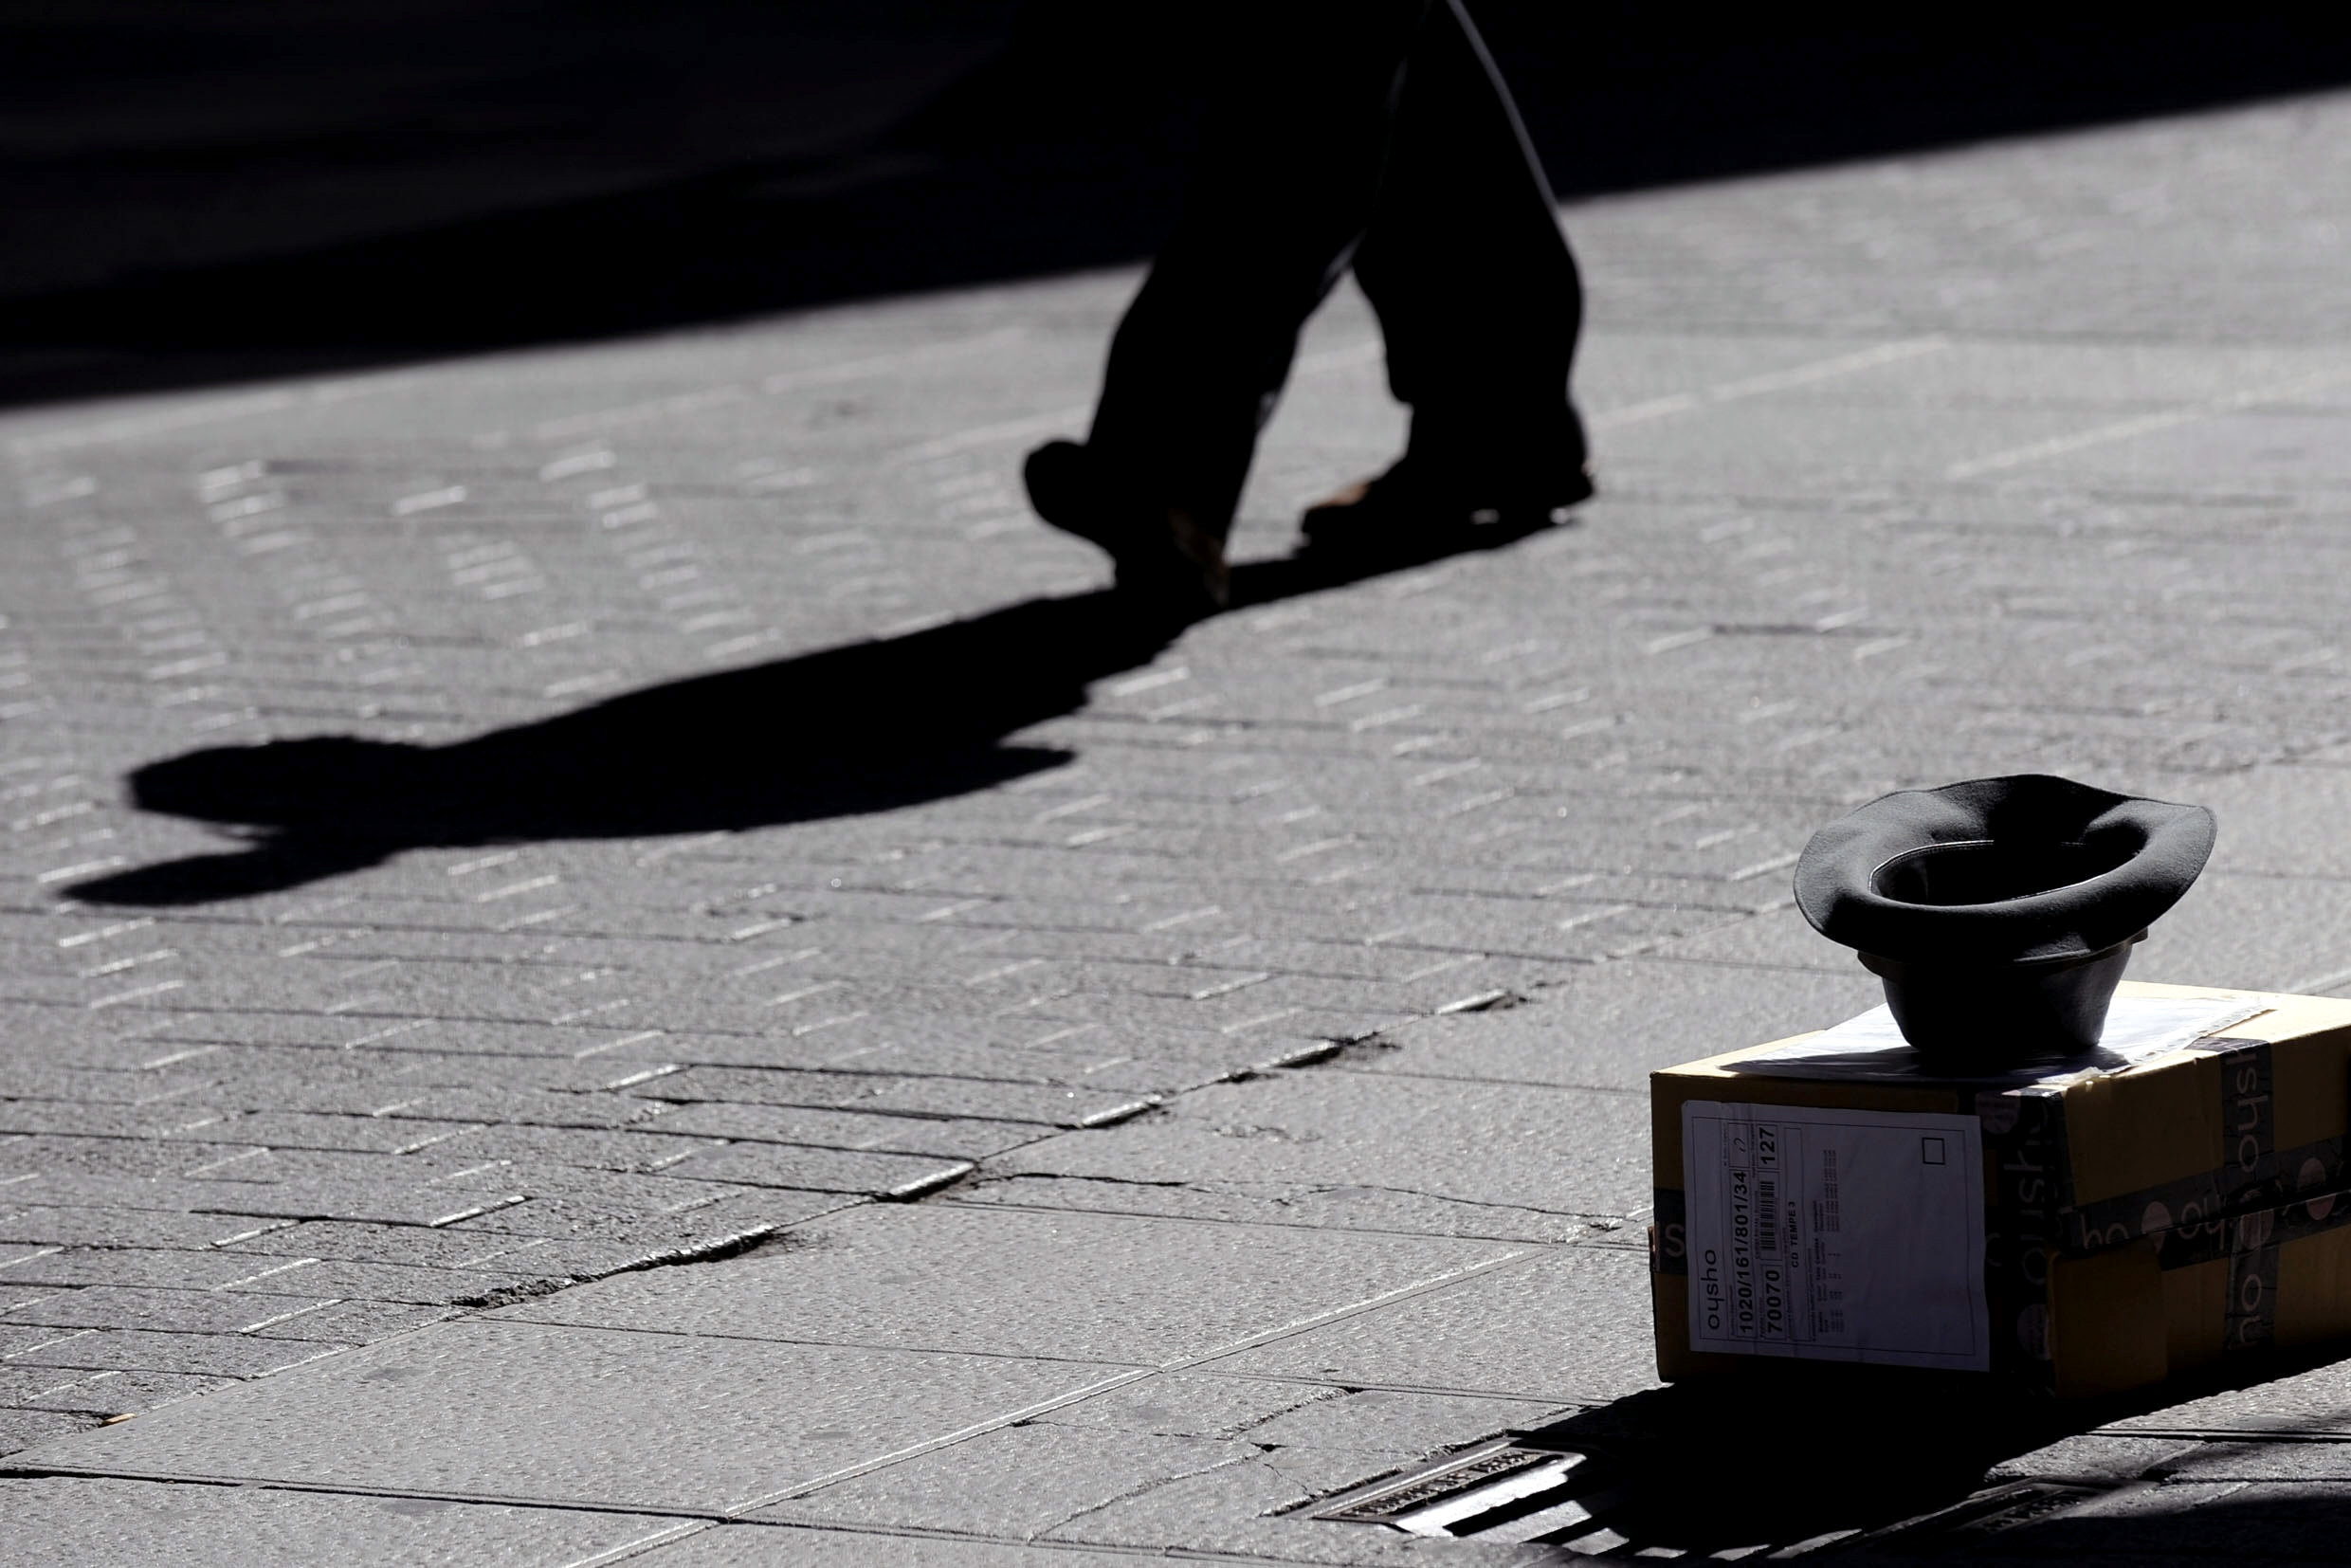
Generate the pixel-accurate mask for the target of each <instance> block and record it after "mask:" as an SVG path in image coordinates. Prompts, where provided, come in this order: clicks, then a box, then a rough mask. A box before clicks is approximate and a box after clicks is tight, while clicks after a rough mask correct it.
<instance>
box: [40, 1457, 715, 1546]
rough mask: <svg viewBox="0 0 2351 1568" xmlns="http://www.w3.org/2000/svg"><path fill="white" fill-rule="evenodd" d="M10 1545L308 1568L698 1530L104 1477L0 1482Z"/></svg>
mask: <svg viewBox="0 0 2351 1568" xmlns="http://www.w3.org/2000/svg"><path fill="white" fill-rule="evenodd" d="M0 1507H5V1508H6V1509H7V1510H8V1515H9V1540H8V1542H7V1543H6V1544H5V1545H0V1561H5V1562H10V1563H24V1564H32V1563H44V1562H142V1563H155V1564H158V1565H164V1564H189V1565H193V1564H199V1563H214V1562H232V1561H233V1562H238V1563H245V1564H249V1565H251V1568H303V1565H306V1564H310V1563H315V1562H318V1561H319V1560H321V1559H322V1558H333V1559H340V1560H355V1559H360V1558H365V1559H372V1560H376V1561H394V1560H397V1561H407V1562H428V1561H443V1562H446V1561H458V1560H464V1561H472V1562H487V1561H493V1560H495V1561H499V1562H512V1563H517V1564H526V1563H542V1564H546V1565H548V1568H555V1565H556V1564H559V1563H568V1562H579V1561H582V1560H587V1559H595V1558H599V1557H603V1556H605V1555H607V1554H611V1553H615V1552H622V1551H627V1550H629V1549H630V1548H633V1547H641V1546H647V1545H651V1544H652V1543H654V1542H657V1541H663V1540H665V1539H667V1538H669V1537H672V1536H676V1535H680V1534H683V1533H684V1532H685V1531H687V1530H690V1529H692V1528H693V1526H692V1525H691V1524H687V1523H683V1522H679V1521H676V1520H667V1519H649V1518H643V1517H631V1516H629V1515H626V1514H617V1513H599V1512H591V1511H587V1510H582V1509H576V1508H515V1507H503V1506H500V1505H497V1504H481V1503H468V1504H456V1503H443V1502H438V1501H434V1500H429V1499H424V1498H402V1497H354V1496H348V1495H340V1494H337V1493H332V1492H309V1491H282V1490H271V1489H267V1488H263V1487H254V1486H175V1485H173V1484H170V1483H167V1482H158V1481H118V1480H110V1479H103V1478H98V1477H86V1478H85V1477H73V1476H39V1477H27V1476H6V1477H0Z"/></svg>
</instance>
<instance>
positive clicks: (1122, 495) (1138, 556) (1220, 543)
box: [1021, 441, 1232, 617]
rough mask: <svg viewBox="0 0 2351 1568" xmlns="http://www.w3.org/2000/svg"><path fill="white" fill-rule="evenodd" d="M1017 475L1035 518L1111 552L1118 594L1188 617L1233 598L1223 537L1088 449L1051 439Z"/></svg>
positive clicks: (1212, 610) (1205, 612)
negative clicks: (1129, 481) (1126, 479)
mask: <svg viewBox="0 0 2351 1568" xmlns="http://www.w3.org/2000/svg"><path fill="white" fill-rule="evenodd" d="M1021 479H1022V481H1023V482H1024V483H1026V484H1027V485H1028V487H1029V504H1030V505H1031V506H1032V507H1034V508H1035V509H1036V514H1037V516H1038V517H1040V518H1043V519H1044V520H1046V521H1047V522H1048V523H1050V524H1052V525H1053V526H1054V527H1056V528H1058V529H1060V530H1061V531H1062V532H1063V533H1065V534H1074V535H1076V536H1077V537H1078V538H1082V539H1084V540H1085V541H1086V542H1087V543H1088V544H1092V545H1096V546H1099V547H1100V548H1101V549H1103V550H1104V551H1107V552H1108V553H1109V556H1110V560H1111V564H1112V566H1113V567H1114V568H1115V569H1116V573H1117V577H1116V581H1117V584H1118V588H1119V592H1120V593H1124V594H1128V595H1130V596H1132V597H1134V598H1136V599H1137V600H1139V601H1141V602H1143V603H1145V604H1148V605H1149V606H1151V607H1152V608H1153V609H1155V610H1166V611H1176V612H1180V613H1183V614H1186V615H1190V616H1193V617H1197V616H1201V615H1210V614H1213V613H1215V612H1216V611H1219V610H1222V609H1223V608H1225V606H1226V605H1227V604H1229V603H1230V602H1231V598H1232V574H1231V571H1230V568H1229V567H1227V566H1226V564H1225V541H1224V540H1223V539H1222V538H1218V537H1217V536H1216V535H1215V534H1213V533H1212V532H1210V531H1209V530H1208V529H1206V528H1204V527H1202V526H1201V525H1200V524H1199V523H1198V522H1197V521H1195V520H1194V518H1193V517H1192V515H1191V514H1190V513H1189V512H1186V511H1185V510H1184V509H1183V508H1181V507H1179V506H1170V505H1166V504H1164V503H1161V502H1157V501H1152V500H1150V499H1148V498H1147V497H1146V496H1145V495H1143V494H1142V493H1141V492H1140V491H1139V490H1138V489H1136V488H1134V487H1132V486H1128V485H1124V484H1121V483H1120V480H1119V476H1117V475H1116V474H1114V473H1113V472H1111V471H1110V468H1109V466H1108V465H1106V464H1104V463H1103V460H1102V458H1101V456H1100V455H1099V454H1098V453H1096V452H1095V451H1094V450H1093V449H1092V448H1091V447H1084V446H1081V445H1079V444H1078V443H1077V442H1074V441H1048V442H1047V443H1046V444H1045V445H1044V446H1042V447H1038V448H1037V449H1036V450H1035V451H1033V452H1030V454H1029V461H1028V462H1027V463H1025V464H1023V465H1022V466H1021Z"/></svg>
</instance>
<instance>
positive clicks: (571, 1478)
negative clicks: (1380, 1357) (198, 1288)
mask: <svg viewBox="0 0 2351 1568" xmlns="http://www.w3.org/2000/svg"><path fill="white" fill-rule="evenodd" d="M1120 1373H1121V1369H1120V1368H1117V1367H1110V1366H1097V1365H1088V1364H1086V1363H1084V1362H1079V1361H1072V1360H1066V1359H1063V1360H1051V1361H1040V1360H1030V1359H1024V1358H1017V1357H1010V1356H965V1355H942V1354H939V1353H935V1352H920V1351H897V1350H874V1349H859V1348H853V1347H847V1346H841V1345H824V1346H812V1345H797V1346H782V1345H776V1344H774V1343H767V1342H758V1341H753V1340H744V1339H738V1338H727V1337H720V1336H697V1335H686V1334H676V1333H659V1334H639V1333H630V1332H625V1331H617V1330H612V1329H601V1328H580V1327H572V1326H556V1325H550V1324H541V1323H523V1322H464V1323H447V1324H442V1325H440V1326H438V1327H436V1328H432V1329H427V1330H425V1331H423V1332H421V1333H419V1334H416V1335H413V1336H409V1337H406V1338H402V1339H396V1340H389V1341H387V1342H386V1343H384V1344H382V1345H380V1346H376V1347H374V1348H373V1349H371V1350H369V1351H368V1352H366V1353H365V1354H363V1355H358V1356H348V1357H340V1358H337V1359H336V1360H334V1361H333V1362H332V1363H331V1364H328V1365H324V1366H321V1367H320V1368H319V1372H318V1374H317V1375H316V1376H314V1377H309V1378H306V1379H303V1380H302V1381H301V1382H299V1383H297V1382H294V1381H279V1382H267V1383H257V1384H254V1385H251V1386H249V1387H246V1388H243V1389H237V1390H232V1391H230V1393H229V1395H228V1399H227V1400H226V1401H224V1399H222V1398H219V1397H215V1398H210V1399H199V1400H193V1401H185V1402H182V1403H178V1404H174V1405H171V1406H167V1407H166V1408H164V1409H163V1410H160V1411H157V1412H155V1413H151V1414H150V1415H147V1416H142V1417H141V1418H139V1419H138V1420H136V1421H130V1422H124V1423H122V1424H120V1425H119V1426H115V1427H108V1428H104V1429H101V1430H100V1431H92V1432H85V1433H82V1434H81V1435H79V1436H77V1437H73V1438H68V1439H64V1440H61V1441H60V1442H58V1443H55V1444H52V1445H49V1446H47V1448H46V1449H45V1451H44V1453H43V1455H42V1459H43V1463H44V1465H45V1466H46V1468H52V1469H65V1470H76V1471H82V1472H85V1473H95V1474H106V1475H146V1476H158V1477H185V1478H191V1479H197V1480H212V1481H241V1482H280V1483H290V1484H294V1485H300V1486H325V1487H334V1488H342V1489H352V1488H357V1489H363V1490H368V1489H373V1490H386V1491H398V1492H411V1493H420V1494H428V1495H431V1496H436V1497H453V1498H471V1499H486V1500H501V1501H526V1502H532V1503H549V1504H567V1505H574V1506H617V1507H628V1508H638V1509H648V1510H652V1511H657V1512H673V1513H685V1514H694V1513H701V1514H713V1513H721V1512H726V1511H729V1510H734V1509H739V1508H742V1507H745V1506H748V1505H750V1504H754V1503H756V1502H759V1501H762V1500H764V1499H766V1498H768V1497H771V1496H774V1495H775V1494H777V1493H780V1492H783V1491H786V1490H789V1489H792V1488H794V1487H797V1486H806V1485H808V1484H810V1483H812V1482H815V1481H817V1480H819V1479H821V1478H823V1477H825V1476H828V1475H830V1474H833V1473H836V1472H840V1471H845V1470H850V1469H857V1468H865V1467H867V1466H870V1465H872V1464H874V1463H875V1462H877V1461H880V1460H883V1459H885V1458H888V1457H890V1456H892V1455H894V1454H895V1453H896V1452H898V1451H899V1450H901V1449H907V1448H910V1447H919V1446H924V1445H926V1444H928V1443H930V1442H933V1441H935V1440H937V1439H939V1438H942V1437H945V1436H947V1435H949V1434H952V1433H955V1432H957V1431H960V1430H962V1429H964V1428H967V1427H973V1426H976V1425H982V1424H986V1423H989V1422H992V1421H993V1422H1002V1421H1009V1420H1011V1419H1013V1418H1015V1417H1016V1416H1017V1415H1018V1414H1020V1413H1023V1412H1024V1411H1026V1410H1027V1409H1029V1408H1030V1407H1033V1406H1037V1405H1042V1404H1047V1403H1050V1402H1053V1401H1055V1400H1058V1399H1063V1398H1066V1397H1069V1396H1071V1395H1077V1394H1079V1393H1082V1392H1084V1391H1085V1390H1087V1389H1090V1388H1093V1387H1097V1386H1100V1385H1101V1384H1103V1383H1104V1382H1107V1381H1109V1380H1111V1379H1112V1378H1115V1377H1118V1376H1119V1375H1120ZM882 1391H886V1396H885V1397H883V1396H879V1395H881V1394H882ZM355 1432H365V1433H366V1434H367V1436H366V1439H365V1440H364V1441H355V1440H354V1433H355ZM622 1497H626V1498H627V1499H629V1502H627V1503H625V1504H614V1503H611V1502H608V1501H607V1500H609V1499H613V1498H622Z"/></svg>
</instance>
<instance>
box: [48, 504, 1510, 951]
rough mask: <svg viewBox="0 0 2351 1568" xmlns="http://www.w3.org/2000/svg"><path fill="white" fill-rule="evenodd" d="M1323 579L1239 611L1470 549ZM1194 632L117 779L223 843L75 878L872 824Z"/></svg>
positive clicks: (1308, 559) (1114, 623) (298, 876)
mask: <svg viewBox="0 0 2351 1568" xmlns="http://www.w3.org/2000/svg"><path fill="white" fill-rule="evenodd" d="M1513 537H1516V536H1507V535H1505V534H1504V532H1503V531H1501V530H1496V531H1495V532H1494V533H1493V534H1492V535H1490V536H1487V535H1478V536H1471V537H1470V538H1467V539H1456V540H1453V541H1450V543H1451V545H1452V546H1453V548H1450V549H1443V550H1430V551H1426V552H1423V553H1421V554H1419V555H1417V556H1412V557H1411V558H1409V559H1407V558H1389V559H1383V560H1379V561H1376V562H1369V561H1359V560H1358V561H1356V562H1353V563H1348V564H1338V563H1332V562H1328V561H1323V560H1318V559H1316V558H1314V557H1313V556H1311V555H1308V556H1291V557H1287V558H1285V559H1281V560H1273V561H1266V562H1258V563H1250V564H1245V565H1243V566H1240V567H1238V568H1236V569H1235V571H1234V574H1233V604H1234V608H1236V609H1238V608H1242V607H1245V606H1248V605H1253V604H1265V603H1268V602H1271V601H1273V600H1278V599H1284V598H1288V597H1291V596H1293V595H1295V594H1299V593H1309V592H1312V591H1315V590H1318V589H1323V588H1332V587H1337V586H1340V585H1341V584H1343V583H1346V582H1349V581H1353V580H1357V579H1358V578H1361V577H1363V576H1368V575H1372V574H1375V573H1376V572H1381V571H1389V570H1394V569H1395V568H1397V567H1401V566H1406V565H1412V564H1419V563H1422V562H1426V561H1428V560H1431V559H1435V558H1437V557H1438V556H1440V555H1445V554H1454V553H1458V551H1460V550H1464V549H1490V548H1494V547H1496V546H1498V545H1501V544H1504V543H1507V542H1509V541H1510V538H1513ZM1187 624H1189V623H1188V622H1187V621H1186V620H1185V619H1184V618H1182V617H1179V616H1171V615H1169V614H1166V613H1164V612H1154V611H1151V610H1150V609H1149V608H1148V607H1146V606H1144V605H1142V604H1140V603H1139V602H1138V601H1136V600H1134V599H1132V598H1130V597H1128V596H1125V595H1121V594H1120V593H1115V592H1112V591H1109V590H1101V591H1097V592H1094V593H1080V594H1074V595H1069V596H1066V597H1061V598H1050V599H1030V600H1027V601H1024V602H1022V603H1019V604H1013V605H1009V606H1006V607H1005V608H1003V609H1000V610H994V611H989V612H988V613H986V614H982V615H977V616H974V617H971V618H969V619H966V620H960V621H955V622H952V623H949V624H947V625H944V626H938V627H931V628H927V629H923V630H920V631H915V632H910V633H908V634H906V635H904V636H900V637H891V638H884V639H879V640H875V641H871V642H862V643H850V644H845V645H843V646H841V647H829V648H823V649H820V650H818V651H816V652H813V653H805V654H800V655H798V656H795V657H793V658H790V659H781V660H777V661H775V662H774V663H771V664H764V665H751V666H748V667H745V668H741V669H731V670H723V671H720V672H719V673H716V674H712V675H702V676H696V677H694V678H692V679H689V680H683V681H672V682H667V683H665V684H661V685H655V686H647V687H645V688H644V689H642V690H639V691H632V692H629V693H627V694H625V695H623V696H620V697H614V698H609V699H607V700H606V701H604V702H596V703H593V704H592V705H590V706H587V707H583V708H577V709H574V710H573V711H572V712H569V713H563V714H558V715H556V716H555V717H553V718H549V719H542V720H538V721H536V722H534V723H528V724H518V725H514V726H511V727H509V728H505V729H499V730H492V731H490V732H488V733H487V734H484V735H480V736H476V737H474V738H472V739H469V740H461V741H456V742H453V743H451V744H448V745H441V746H427V745H417V744H413V743H409V742H404V741H387V740H370V739H362V738H357V737H354V736H318V737H312V738H303V739H294V740H272V741H267V742H264V743H262V744H259V745H248V746H218V747H210V748H207V749H205V750H202V751H195V752H190V753H187V754H185V755H183V756H180V757H168V758H165V759H164V760H161V761H157V762H150V763H147V764H146V765H144V766H142V767H140V768H138V769H137V770H135V771H134V772H133V773H132V774H131V775H129V777H128V779H127V781H126V782H127V785H128V792H129V795H130V799H131V803H132V804H133V805H135V806H137V808H138V809H140V810H142V811H155V812H158V813H162V814H165V815H170V816H179V817H186V818H189V819H191V820H192V821H196V822H203V823H210V824H214V825H216V826H218V827H220V828H223V829H225V830H228V831H229V832H230V833H232V834H233V835H234V836H235V837H236V838H238V839H239V840H240V841H241V842H240V847H239V848H235V849H233V850H228V851H223V852H215V853H210V854H202V855H195V856H191V857H188V858H185V859H180V860H173V861H169V862H164V863H160V864H156V865H151V866H137V867H134V868H132V869H130V870H127V871H118V872H116V873H113V874H111V875H108V876H103V877H99V878H96V879H93V880H91V881H88V882H83V883H80V884H75V885H73V886H71V887H68V888H66V889H65V890H64V896H65V897H69V898H73V899H78V900H82V901H84V902H87V903H113V904H137V905H150V906H163V905H183V904H198V903H212V902H214V901H216V900H221V899H232V898H244V897H250V896H252V895H255V894H261V893H270V892H281V891H283V890H285V889H287V888H292V887H298V886H301V885H303V884H308V883H312V882H317V881H319V880H320V879H321V878H325V877H331V876H335V875H337V874H339V873H342V872H347V871H354V870H358V869H361V868H363V867H366V866H374V865H378V864H380V863H382V862H384V861H386V860H389V859H391V858H392V856H394V855H397V854H399V853H401V852H403V851H405V850H409V849H422V848H460V847H465V846H472V845H487V844H520V843H538V842H542V841H546V840H551V839H601V838H647V837H659V836H662V835H666V834H679V833H695V832H710V831H715V830H740V829H748V828H762V827H773V826H776V825H779V824H784V823H793V822H807V821H812V820H816V819H819V818H825V817H836V816H847V815H855V814H859V813H862V812H868V811H887V810H890V809H892V808H894V807H901V806H911V805H917V804H920V803H922V802H925V801H932V800H939V799H944V798H947V797H949V796H953V795H959V794H965V793H970V792H972V791H975V790H982V789H986V788H988V787H990V786H992V785H996V784H1002V783H1005V782H1007V781H1008V780H1011V779H1014V778H1018V777H1021V776H1023V775H1028V774H1033V773H1037V772H1041V771H1043V770H1046V769H1050V768H1057V767H1061V766H1063V765H1064V764H1066V763H1067V762H1069V761H1071V760H1072V759H1073V754H1072V753H1069V752H1067V751H1064V750H1060V749H1058V748H1053V747H1047V746H1032V745H1022V744H1008V743H1007V740H1006V738H1007V737H1009V736H1011V735H1013V734H1014V733H1016V732H1018V731H1020V730H1022V729H1026V728H1028V727H1029V726H1030V725H1032V724H1037V723H1041V722H1043V721H1044V720H1048V719H1053V718H1058V717H1060V716H1062V715H1065V714H1070V713H1075V712H1077V711H1078V710H1079V709H1081V708H1083V707H1084V705H1085V702H1086V688H1087V687H1088V686H1089V685H1090V684H1092V683H1094V682H1096V681H1100V680H1103V679H1104V678H1105V677H1108V676H1112V675H1116V674H1118V673H1119V672H1120V671H1121V670H1127V669H1133V668H1135V667H1137V666H1139V665H1145V664H1148V663H1150V662H1151V661H1152V660H1153V659H1154V658H1156V657H1157V655H1158V654H1159V652H1160V651H1161V650H1162V649H1163V648H1165V647H1167V646H1168V645H1169V644H1170V643H1171V642H1173V641H1174V640H1175V638H1176V637H1177V636H1178V635H1179V634H1180V633H1181V632H1182V631H1183V629H1184V628H1185V626H1186V625H1187Z"/></svg>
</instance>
